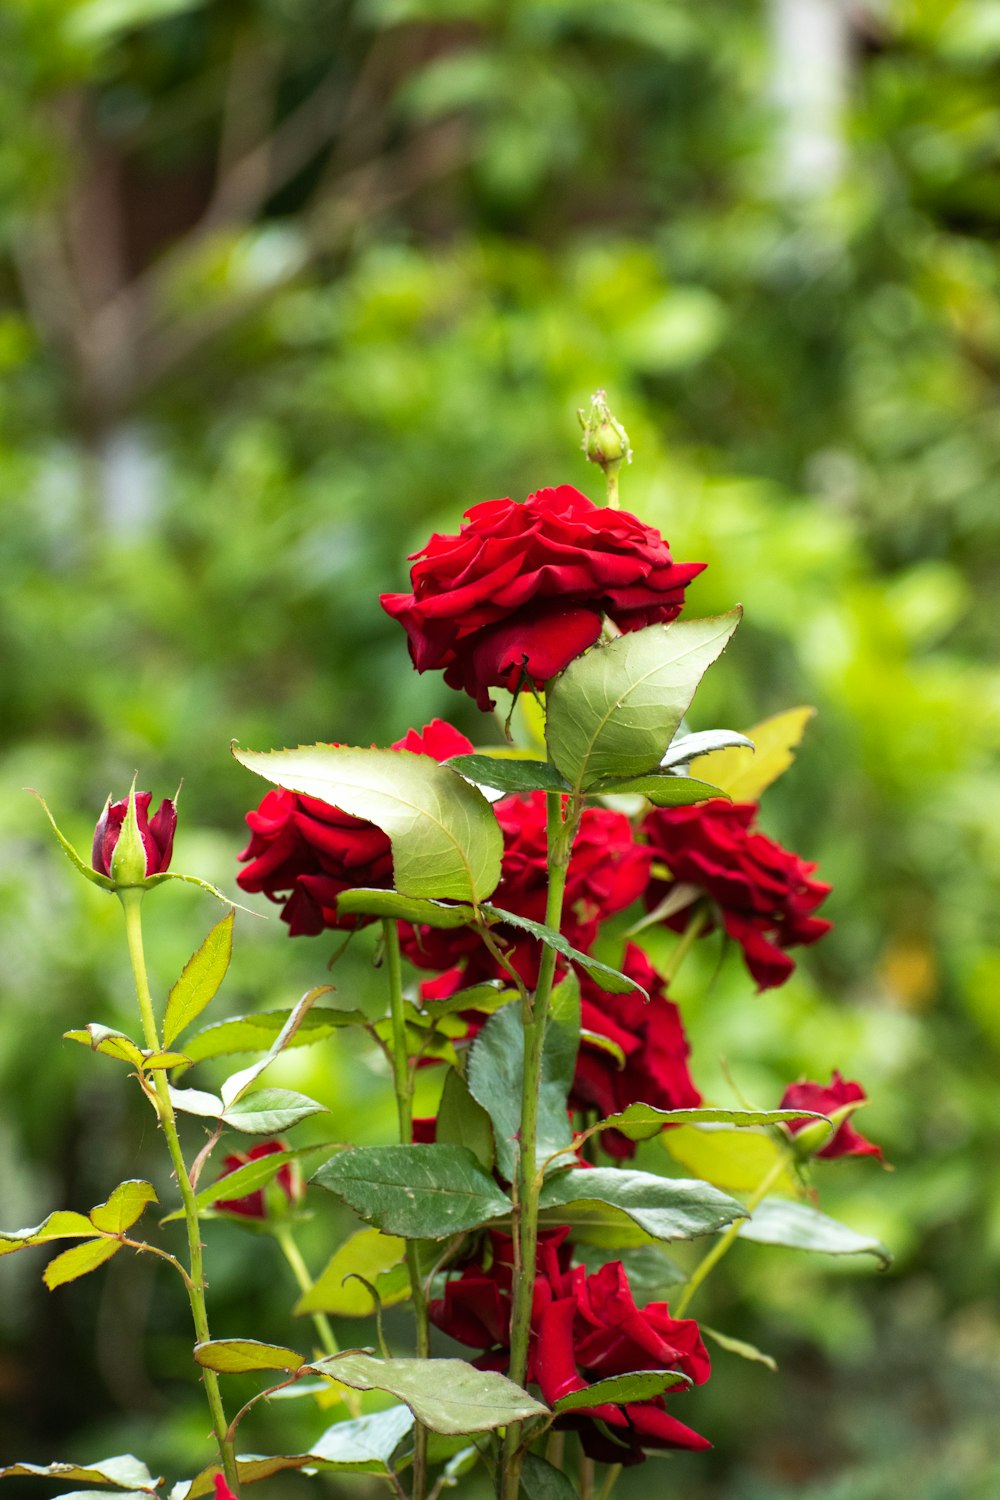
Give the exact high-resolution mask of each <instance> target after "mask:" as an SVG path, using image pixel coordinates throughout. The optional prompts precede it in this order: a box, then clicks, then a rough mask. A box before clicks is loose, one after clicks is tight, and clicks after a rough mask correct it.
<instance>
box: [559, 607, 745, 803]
mask: <svg viewBox="0 0 1000 1500" xmlns="http://www.w3.org/2000/svg"><path fill="white" fill-rule="evenodd" d="M741 614H742V611H741V610H739V609H736V610H731V611H730V612H729V613H728V614H725V615H720V616H718V617H716V618H713V619H707V620H687V619H681V620H674V621H673V623H672V624H670V625H647V626H646V627H645V629H643V630H633V631H630V632H629V633H628V634H627V635H623V636H619V637H618V639H617V640H614V641H611V642H609V643H608V644H607V645H599V646H595V647H594V648H593V649H592V650H590V651H588V652H586V653H585V654H584V655H583V656H578V657H577V658H576V660H575V661H572V662H570V664H569V666H568V667H567V668H566V670H565V671H564V672H561V673H560V674H559V676H558V677H557V678H556V679H555V681H554V682H553V683H552V684H551V685H550V686H549V690H548V694H547V709H548V712H547V722H546V738H547V741H548V746H549V755H550V757H551V759H552V760H553V761H554V763H555V765H556V766H557V767H558V769H559V770H560V771H561V772H562V773H563V775H564V776H565V777H567V779H568V780H569V781H570V783H571V784H572V786H573V787H574V788H575V789H578V790H584V791H585V790H587V789H589V788H591V787H593V786H594V784H595V783H596V782H598V781H601V780H606V779H610V778H612V777H614V778H615V779H618V780H625V779H626V778H630V777H634V776H641V775H643V773H644V772H647V771H652V770H653V769H654V768H655V767H656V766H658V765H659V764H660V761H661V759H662V757H663V755H664V753H665V751H666V749H667V746H668V745H669V744H670V741H671V740H672V739H673V737H674V735H675V734H676V732H677V729H678V726H679V725H680V722H681V720H682V718H683V717H684V714H685V713H686V712H687V709H688V706H689V704H690V702H691V699H692V698H693V697H694V693H695V689H696V688H697V686H698V683H699V682H700V681H701V679H702V677H703V675H704V673H705V672H706V671H707V670H708V668H709V667H710V666H711V664H712V662H714V661H715V660H716V659H717V657H719V656H720V655H721V654H722V652H723V651H724V650H725V647H726V646H727V644H728V643H729V640H730V637H731V636H732V634H733V631H734V630H735V629H736V627H737V625H738V624H739V622H740V617H741Z"/></svg>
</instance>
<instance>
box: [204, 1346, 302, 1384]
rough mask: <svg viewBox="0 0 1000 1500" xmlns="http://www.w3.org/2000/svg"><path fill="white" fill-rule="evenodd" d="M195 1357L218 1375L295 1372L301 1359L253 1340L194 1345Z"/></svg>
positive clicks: (288, 1350) (292, 1350)
mask: <svg viewBox="0 0 1000 1500" xmlns="http://www.w3.org/2000/svg"><path fill="white" fill-rule="evenodd" d="M194 1357H195V1360H196V1362H197V1363H198V1364H199V1365H201V1366H202V1368H203V1369H205V1370H215V1371H216V1373H217V1374H219V1375H246V1374H247V1373H248V1372H249V1371H251V1370H289V1371H291V1370H298V1369H300V1368H301V1366H302V1365H304V1364H305V1362H306V1361H305V1358H304V1356H303V1355H301V1354H298V1353H297V1352H296V1351H295V1350H294V1349H285V1348H284V1347H283V1346H282V1345H281V1344H261V1343H258V1341H257V1340H256V1339H209V1340H208V1341H207V1342H206V1343H204V1344H195V1346H194Z"/></svg>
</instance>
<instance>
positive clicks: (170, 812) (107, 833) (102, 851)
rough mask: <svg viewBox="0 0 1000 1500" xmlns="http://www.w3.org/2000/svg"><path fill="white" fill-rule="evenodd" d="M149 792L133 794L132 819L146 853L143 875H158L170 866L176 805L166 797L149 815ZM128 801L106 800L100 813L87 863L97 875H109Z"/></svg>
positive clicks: (124, 799)
mask: <svg viewBox="0 0 1000 1500" xmlns="http://www.w3.org/2000/svg"><path fill="white" fill-rule="evenodd" d="M152 800H153V794H152V792H136V794H135V817H136V822H137V823H138V825H139V836H140V838H141V839H142V844H143V848H144V849H145V851H146V875H147V876H149V875H162V873H163V871H164V870H167V869H169V867H170V856H171V855H172V854H173V852H174V832H175V830H176V828H177V806H176V804H175V803H174V802H172V801H171V799H170V798H169V797H164V799H163V801H162V802H161V803H160V807H159V811H158V812H156V813H154V815H153V817H152V818H151V817H150V816H149V804H150V802H151V801H152ZM127 811H128V798H127V797H123V798H122V799H121V801H120V802H112V801H111V798H110V797H109V798H108V801H107V804H106V806H105V808H104V811H103V812H102V813H101V816H100V818H99V819H98V823H97V827H96V828H95V829H94V849H93V853H92V855H91V864H92V865H93V868H94V869H95V870H96V871H97V873H98V875H107V876H110V875H111V857H112V855H113V854H114V852H115V849H116V847H117V844H118V836H119V834H120V833H121V831H122V824H123V823H124V821H125V814H126V813H127Z"/></svg>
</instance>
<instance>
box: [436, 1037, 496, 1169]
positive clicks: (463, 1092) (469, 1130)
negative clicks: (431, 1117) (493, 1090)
mask: <svg viewBox="0 0 1000 1500" xmlns="http://www.w3.org/2000/svg"><path fill="white" fill-rule="evenodd" d="M501 1014H503V1012H501ZM435 1140H436V1141H437V1144H438V1145H439V1146H467V1147H468V1148H469V1150H470V1151H471V1152H472V1153H473V1155H474V1156H475V1157H476V1159H477V1160H478V1161H479V1162H480V1163H481V1165H482V1166H483V1167H484V1168H485V1169H486V1171H487V1172H491V1171H492V1170H493V1163H494V1160H495V1157H496V1149H495V1147H494V1143H493V1126H492V1124H491V1123H490V1117H489V1114H488V1113H487V1111H486V1110H485V1109H484V1108H483V1106H482V1105H481V1104H480V1103H479V1102H478V1101H477V1100H476V1099H474V1098H473V1097H472V1095H471V1093H470V1092H469V1087H468V1084H467V1083H466V1081H465V1079H464V1078H463V1077H462V1075H461V1073H459V1072H458V1070H457V1069H456V1068H449V1069H448V1071H447V1073H446V1074H445V1079H444V1087H443V1088H442V1090H441V1099H440V1101H439V1103H438V1108H437V1131H436V1133H435Z"/></svg>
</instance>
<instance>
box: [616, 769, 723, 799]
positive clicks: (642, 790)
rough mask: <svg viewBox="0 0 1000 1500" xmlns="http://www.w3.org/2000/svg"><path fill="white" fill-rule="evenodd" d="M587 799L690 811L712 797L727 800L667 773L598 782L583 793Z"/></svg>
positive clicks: (717, 791)
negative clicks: (633, 800)
mask: <svg viewBox="0 0 1000 1500" xmlns="http://www.w3.org/2000/svg"><path fill="white" fill-rule="evenodd" d="M587 796H588V797H645V798H646V801H647V802H652V804H653V806H654V807H691V806H692V805H693V804H694V803H696V802H707V801H709V800H710V799H711V798H713V797H721V798H722V799H723V800H724V801H727V802H728V800H729V794H728V793H727V792H723V791H720V789H719V788H718V787H717V786H709V785H708V783H707V782H705V781H695V780H694V778H693V777H691V776H671V775H670V774H669V773H667V774H664V775H657V774H655V773H653V774H649V775H646V776H627V777H625V779H624V780H619V779H617V778H616V777H614V776H611V777H609V778H608V779H607V780H606V781H599V782H598V783H597V785H596V786H592V787H590V788H589V789H588V791H587Z"/></svg>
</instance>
